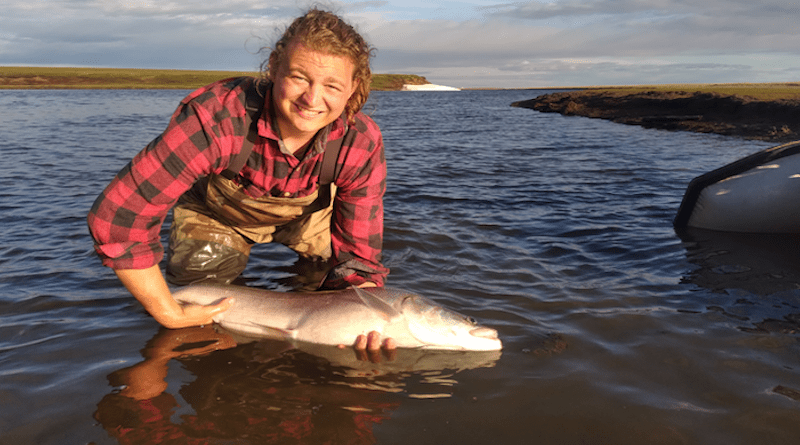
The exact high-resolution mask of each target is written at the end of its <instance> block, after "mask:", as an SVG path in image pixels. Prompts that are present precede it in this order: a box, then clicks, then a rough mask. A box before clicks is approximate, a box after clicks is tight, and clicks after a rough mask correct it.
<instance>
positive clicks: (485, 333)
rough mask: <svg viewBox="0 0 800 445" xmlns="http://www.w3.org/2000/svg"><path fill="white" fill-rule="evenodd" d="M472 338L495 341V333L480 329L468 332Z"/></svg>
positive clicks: (492, 330) (483, 328)
mask: <svg viewBox="0 0 800 445" xmlns="http://www.w3.org/2000/svg"><path fill="white" fill-rule="evenodd" d="M469 333H470V335H472V336H473V337H479V338H487V339H489V340H497V331H496V330H494V329H492V328H486V327H480V328H475V329H473V330H471V331H469Z"/></svg>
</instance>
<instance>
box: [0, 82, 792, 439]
mask: <svg viewBox="0 0 800 445" xmlns="http://www.w3.org/2000/svg"><path fill="white" fill-rule="evenodd" d="M186 93H187V92H186V91H9V90H6V91H0V130H2V134H3V137H2V138H0V154H2V161H0V172H1V173H2V174H0V221H2V225H1V227H2V230H0V443H2V444H28V443H30V444H34V443H35V444H65V443H71V444H88V443H96V444H101V443H103V444H104V443H177V444H183V443H302V444H314V443H331V444H341V443H346V444H367V443H379V444H407V443H417V444H442V443H458V444H485V443H503V444H505V443H509V444H517V443H519V444H523V443H524V444H529V443H542V444H576V443H592V444H594V443H596V444H607V443H614V444H739V443H741V444H745V443H747V444H754V443H755V444H789V443H797V438H798V437H800V345H798V339H800V336H799V335H798V329H800V290H798V283H800V260H798V257H799V256H800V255H799V254H800V242H799V240H798V239H797V238H795V237H789V236H773V237H756V236H747V237H741V236H731V235H721V234H714V233H710V232H699V231H694V232H690V233H680V234H678V233H676V232H675V231H674V230H673V228H672V225H671V220H672V218H673V216H674V214H675V211H676V210H677V208H678V205H679V203H680V200H681V197H682V195H683V192H684V190H685V188H686V185H687V183H688V182H689V180H691V179H692V178H693V177H695V176H697V175H700V174H702V173H705V172H706V171H708V170H711V169H713V168H717V167H719V166H721V165H724V164H726V163H728V162H730V161H733V160H735V159H738V158H740V157H742V156H745V155H747V154H750V153H752V152H755V151H758V150H760V149H762V148H765V147H767V146H768V145H766V144H764V143H760V142H752V141H742V140H738V139H731V138H725V137H720V136H714V135H700V134H690V133H672V132H665V131H657V130H647V129H642V128H638V127H631V126H623V125H617V124H613V123H610V122H605V121H600V120H591V119H586V118H578V117H563V116H560V115H555V114H541V113H537V112H534V111H531V110H526V109H519V108H512V107H510V106H509V104H510V103H512V102H514V101H517V100H523V99H529V98H531V97H533V96H535V95H537V94H540V92H536V91H493V92H489V91H464V92H460V93H399V92H385V93H376V94H374V96H373V98H372V99H371V101H370V103H369V104H368V111H369V112H371V113H372V115H373V117H374V119H375V120H376V121H377V122H378V123H379V124H380V125H381V127H382V129H383V132H384V138H385V142H386V147H387V158H388V162H389V181H388V182H389V184H388V185H389V190H388V192H387V196H386V201H385V204H386V241H385V260H386V264H387V265H388V266H389V267H390V268H391V269H392V273H391V275H390V277H389V285H391V286H393V287H400V288H405V289H409V290H412V291H415V292H418V293H421V294H423V295H426V296H429V297H431V298H432V299H434V300H436V301H438V302H440V303H442V304H444V305H447V306H449V307H452V308H454V309H457V310H459V311H461V312H463V313H465V314H468V315H471V316H473V317H475V318H476V319H478V320H480V321H481V322H482V323H484V324H486V325H489V326H492V327H495V328H497V329H498V330H499V332H500V335H501V337H502V339H503V340H504V344H505V349H504V350H503V351H502V354H452V353H451V354H441V353H439V354H418V353H417V354H415V353H412V352H406V351H403V352H401V353H400V354H399V355H398V356H397V357H395V358H394V360H391V361H390V360H386V359H384V360H383V361H382V362H381V363H378V364H373V363H370V362H368V361H367V362H365V361H359V360H358V359H357V358H356V357H355V356H354V355H353V354H352V352H351V351H338V350H335V349H331V348H317V349H311V348H300V349H297V348H294V347H292V346H291V345H288V344H285V343H281V342H269V341H266V342H257V343H252V342H251V343H246V342H242V341H241V339H239V340H240V341H239V342H238V343H237V339H234V338H231V337H230V336H228V335H227V334H225V333H221V332H215V331H214V330H213V329H210V328H205V329H199V328H198V329H188V330H180V331H166V330H162V329H160V328H159V326H158V325H157V324H156V322H154V321H153V320H152V319H151V318H150V317H149V316H148V315H147V314H146V313H144V311H143V310H142V308H141V306H140V305H139V304H138V303H137V302H136V301H135V300H133V298H132V297H130V296H129V295H128V294H127V292H126V291H125V290H124V289H123V288H122V287H121V286H120V285H119V284H118V282H117V280H116V278H115V277H114V275H113V273H112V272H111V271H110V270H108V269H105V268H103V267H102V266H101V265H100V263H99V261H98V260H97V258H95V256H94V254H93V252H92V248H91V240H90V238H89V236H88V234H87V231H86V227H85V220H84V218H85V214H86V212H87V211H88V209H89V207H90V205H91V203H92V201H93V200H94V198H95V197H96V196H97V194H98V193H99V192H100V191H101V190H102V188H103V187H104V186H105V185H106V184H107V183H108V182H109V181H110V179H111V178H112V177H113V175H114V174H115V173H116V172H117V171H118V170H119V169H120V168H121V167H122V166H123V165H124V164H125V163H126V162H127V161H128V160H129V159H130V158H131V157H132V156H133V155H134V154H135V153H136V152H137V151H138V150H140V149H141V147H143V146H144V145H145V144H146V143H147V142H149V141H150V140H151V139H152V138H153V137H155V136H156V135H157V134H158V133H159V132H160V131H161V130H162V129H163V128H164V126H165V125H166V122H167V119H168V117H169V115H170V114H171V113H172V111H173V109H174V107H175V106H176V105H177V102H178V101H179V100H180V99H181V98H182V97H183V96H184V95H185V94H186ZM294 260H295V258H294V254H293V253H291V252H290V251H288V249H285V248H283V247H281V246H264V247H263V248H258V249H254V252H253V256H252V258H251V264H250V266H249V268H248V270H247V271H246V273H245V278H246V279H247V280H248V281H249V283H248V284H249V285H252V286H260V287H265V288H270V289H280V290H289V289H290V287H291V285H292V283H293V282H294V281H295V277H296V274H297V273H298V271H297V269H296V268H295V267H294ZM134 389H137V390H139V391H138V392H135V393H133V390H134ZM141 389H144V391H141ZM134 395H135V396H136V397H138V398H139V399H141V400H134V399H133V398H131V397H129V396H134Z"/></svg>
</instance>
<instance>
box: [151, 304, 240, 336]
mask: <svg viewBox="0 0 800 445" xmlns="http://www.w3.org/2000/svg"><path fill="white" fill-rule="evenodd" d="M234 302H235V301H234V299H233V298H226V299H224V300H222V301H221V302H219V303H217V304H212V305H208V306H199V305H195V304H189V305H184V306H181V307H180V312H174V313H163V314H159V315H160V316H156V320H157V321H158V322H159V323H161V324H162V325H163V326H164V327H167V328H170V329H180V328H187V327H192V326H202V325H207V324H211V323H213V322H214V320H213V318H214V317H215V316H217V315H219V314H222V313H223V312H225V311H227V310H228V309H230V308H231V306H233V303H234ZM153 315H154V316H155V314H153Z"/></svg>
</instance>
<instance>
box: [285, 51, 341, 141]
mask: <svg viewBox="0 0 800 445" xmlns="http://www.w3.org/2000/svg"><path fill="white" fill-rule="evenodd" d="M354 70H355V66H354V65H353V62H352V61H351V60H350V59H349V58H348V57H344V56H334V55H330V54H326V53H321V52H318V51H313V50H310V49H308V48H306V47H305V46H304V45H302V44H300V43H293V44H291V45H290V46H289V48H288V49H287V52H286V59H285V60H284V61H283V63H281V64H280V65H279V67H278V69H277V73H276V75H275V77H274V78H273V81H274V86H273V90H272V91H273V98H274V103H275V106H276V108H277V114H278V115H277V121H278V127H279V128H280V131H281V137H282V138H283V140H284V142H285V143H286V144H287V146H288V147H290V149H292V150H296V149H298V148H300V146H302V145H304V144H305V143H306V142H308V141H309V140H311V138H312V137H314V134H316V132H317V131H318V130H319V129H321V128H323V127H325V126H326V125H328V124H329V123H331V122H333V121H334V120H336V119H337V118H338V117H339V116H341V115H342V113H343V112H344V108H345V105H347V101H348V100H349V99H350V96H352V94H353V92H354V91H355V88H356V82H354V81H353V72H354Z"/></svg>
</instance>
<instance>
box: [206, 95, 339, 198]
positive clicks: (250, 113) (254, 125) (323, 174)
mask: <svg viewBox="0 0 800 445" xmlns="http://www.w3.org/2000/svg"><path fill="white" fill-rule="evenodd" d="M261 85H262V83H261V82H258V81H256V82H254V83H253V85H252V86H251V87H250V88H249V89H248V90H247V92H246V93H245V97H246V103H245V110H246V113H245V117H244V122H245V126H247V136H246V137H245V138H244V141H243V142H242V151H240V152H239V154H237V155H236V157H235V158H233V161H231V163H230V165H229V166H228V168H226V169H225V170H223V171H222V173H220V175H221V176H222V177H224V178H226V179H230V180H233V179H234V178H236V177H237V176H239V172H241V171H242V168H244V166H245V164H247V159H248V158H249V157H250V153H251V152H252V151H253V145H254V144H255V142H256V137H257V135H258V118H259V117H260V116H261V107H262V106H263V105H264V96H265V94H264V92H263V91H260V88H259V87H260V86H261ZM344 130H345V134H344V136H343V137H342V140H341V141H336V142H335V143H329V144H328V145H327V146H326V147H325V152H324V153H323V154H322V170H321V171H320V176H319V183H320V185H328V184H333V181H334V180H335V179H336V160H337V159H338V158H339V152H340V151H341V150H342V145H344V141H345V139H346V138H347V135H348V133H349V127H348V126H347V123H346V121H345V127H344Z"/></svg>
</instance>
